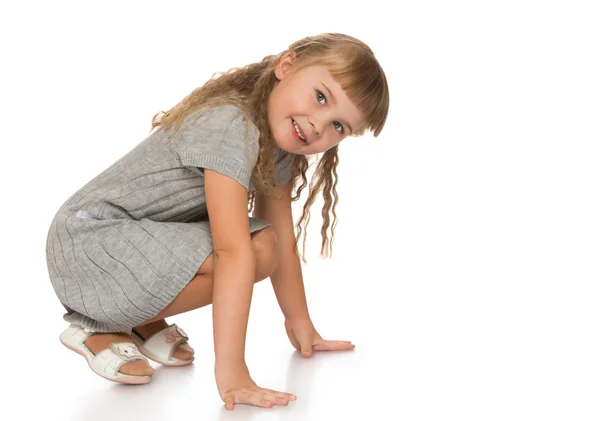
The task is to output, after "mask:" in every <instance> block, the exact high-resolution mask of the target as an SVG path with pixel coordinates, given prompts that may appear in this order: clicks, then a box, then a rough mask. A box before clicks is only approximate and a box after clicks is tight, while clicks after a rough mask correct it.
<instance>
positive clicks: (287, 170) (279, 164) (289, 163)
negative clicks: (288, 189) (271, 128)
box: [275, 148, 296, 186]
mask: <svg viewBox="0 0 600 421" xmlns="http://www.w3.org/2000/svg"><path fill="white" fill-rule="evenodd" d="M295 156H296V155H294V154H293V153H290V152H286V151H284V150H281V149H279V148H278V149H277V152H276V155H275V184H276V185H278V186H279V185H281V184H284V183H287V182H288V181H290V180H291V179H292V169H293V164H294V157H295Z"/></svg>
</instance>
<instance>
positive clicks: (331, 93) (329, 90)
mask: <svg viewBox="0 0 600 421" xmlns="http://www.w3.org/2000/svg"><path fill="white" fill-rule="evenodd" d="M321 85H323V86H324V87H325V89H327V93H329V96H330V97H331V99H332V100H333V103H334V104H337V101H336V100H335V96H334V95H333V92H331V89H329V88H328V87H327V85H325V84H324V83H323V81H321ZM344 123H345V124H346V126H348V128H349V129H350V134H352V133H354V130H352V126H351V125H350V123H348V122H347V121H344Z"/></svg>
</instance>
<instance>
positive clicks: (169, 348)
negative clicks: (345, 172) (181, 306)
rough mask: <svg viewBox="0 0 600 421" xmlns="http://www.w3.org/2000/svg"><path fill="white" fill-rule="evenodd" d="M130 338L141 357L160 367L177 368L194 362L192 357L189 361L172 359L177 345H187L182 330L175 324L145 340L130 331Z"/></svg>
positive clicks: (186, 338)
mask: <svg viewBox="0 0 600 421" xmlns="http://www.w3.org/2000/svg"><path fill="white" fill-rule="evenodd" d="M131 337H132V338H133V340H134V342H135V343H136V345H137V346H138V349H139V350H140V352H141V353H142V354H143V355H145V356H146V357H147V358H149V359H151V360H152V361H156V362H157V363H161V364H162V365H166V366H169V367H179V366H183V365H188V364H191V363H192V361H194V357H192V359H191V360H181V359H178V358H173V351H175V349H176V348H177V347H178V346H179V345H181V344H184V343H187V341H188V339H189V337H188V336H187V334H186V333H185V332H184V331H183V329H182V328H180V327H179V326H177V325H176V324H172V325H170V326H169V327H166V328H164V329H163V330H159V331H158V332H156V333H154V334H152V335H150V337H148V339H145V340H144V339H143V338H142V337H141V336H140V335H139V334H138V333H137V332H136V331H135V330H132V331H131Z"/></svg>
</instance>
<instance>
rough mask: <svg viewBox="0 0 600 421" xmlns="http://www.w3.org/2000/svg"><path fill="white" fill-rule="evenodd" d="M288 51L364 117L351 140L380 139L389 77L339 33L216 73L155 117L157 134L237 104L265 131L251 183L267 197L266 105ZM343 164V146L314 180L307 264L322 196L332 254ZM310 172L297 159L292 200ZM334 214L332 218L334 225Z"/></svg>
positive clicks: (304, 221) (302, 224)
mask: <svg viewBox="0 0 600 421" xmlns="http://www.w3.org/2000/svg"><path fill="white" fill-rule="evenodd" d="M286 53H290V54H292V55H293V56H294V58H295V61H294V67H295V68H297V69H301V68H303V67H307V66H313V65H319V66H326V67H327V69H328V70H329V72H330V73H331V75H332V76H333V78H334V79H335V80H336V82H338V83H339V84H340V86H341V87H342V89H343V90H344V92H345V93H346V95H347V96H348V98H349V99H350V100H351V101H352V103H353V104H355V105H356V107H357V108H358V109H359V110H360V111H361V113H362V114H363V115H364V116H365V119H366V125H365V127H362V128H361V129H360V130H358V131H355V132H354V133H353V134H352V136H361V135H363V134H364V132H365V131H367V130H368V131H371V132H373V135H374V136H375V137H377V136H378V135H379V134H380V133H381V130H382V129H383V127H384V125H385V121H386V119H387V114H388V108H389V90H388V85H387V79H386V76H385V73H384V72H383V69H382V68H381V66H380V65H379V62H378V61H377V59H376V58H375V55H374V53H373V51H372V50H371V49H370V48H369V47H368V46H367V45H366V44H364V43H363V42H362V41H360V40H358V39H356V38H354V37H351V36H349V35H345V34H336V33H327V34H320V35H316V36H311V37H306V38H303V39H301V40H299V41H296V42H294V43H293V44H291V45H290V46H289V47H288V49H287V50H285V51H283V52H281V53H280V54H278V55H268V56H266V57H264V58H263V59H262V61H260V62H257V63H253V64H250V65H247V66H245V67H241V68H233V69H231V70H229V71H228V72H224V73H218V74H216V75H215V77H213V78H211V79H210V80H209V81H208V82H206V83H205V84H204V85H203V86H201V87H199V88H196V89H194V90H193V91H192V93H190V94H189V95H187V96H186V97H185V98H184V99H183V100H182V101H181V102H180V103H178V104H177V105H175V106H174V107H173V108H171V109H170V110H168V111H166V112H164V111H161V112H159V113H157V114H156V115H155V116H154V117H153V118H152V130H153V129H155V128H162V129H166V128H175V129H177V128H179V126H180V125H181V123H182V122H183V120H184V119H185V118H186V117H187V116H189V115H190V114H191V113H193V112H195V111H198V110H200V109H203V108H208V107H213V106H217V105H226V104H233V105H236V106H238V107H239V108H240V109H242V110H243V111H244V112H245V113H246V116H247V117H248V118H249V119H250V120H252V122H253V123H254V125H255V126H256V128H257V129H258V130H259V132H260V138H259V154H258V159H257V162H256V165H255V167H254V169H253V172H252V184H253V185H254V187H255V189H256V191H258V192H259V193H264V194H268V193H269V189H270V188H271V187H273V186H274V185H275V180H274V167H275V154H274V151H275V143H274V142H273V139H272V133H271V129H270V127H269V122H268V118H267V105H268V98H269V95H270V93H271V91H272V90H273V87H274V86H275V85H276V84H277V82H278V79H277V78H276V76H275V67H276V65H277V63H278V62H279V60H280V59H281V57H282V56H283V55H284V54H286ZM338 162H339V158H338V146H335V147H333V148H331V149H329V150H328V151H326V152H325V153H323V156H322V157H321V159H320V160H319V162H318V164H317V166H316V169H315V171H314V174H313V177H312V179H311V182H310V186H309V192H308V198H307V200H306V203H305V204H304V208H303V212H302V216H301V218H300V220H299V221H298V222H297V224H296V230H297V233H296V251H298V249H297V244H298V241H299V239H300V237H301V236H302V233H303V232H304V242H303V248H302V256H303V260H304V261H305V262H306V260H305V258H304V255H305V252H306V228H307V226H308V223H309V221H310V208H311V206H312V205H313V203H314V202H315V200H316V198H317V194H318V193H319V192H322V196H323V200H324V204H323V208H322V211H321V215H322V217H323V224H322V227H321V237H322V243H321V254H320V257H321V258H323V257H327V256H331V255H332V253H333V239H334V230H335V226H336V224H337V215H336V212H335V209H336V206H337V202H338V195H337V191H336V186H337V179H338V177H337V166H338ZM308 168H309V162H308V158H307V157H306V156H304V155H296V156H295V158H294V163H293V169H292V180H291V184H292V192H294V190H295V192H294V193H293V195H292V200H293V201H297V200H298V199H299V198H300V196H301V193H302V191H303V190H304V188H306V186H307V185H308V184H309V183H308V179H307V176H306V173H307V170H308ZM253 205H254V193H251V194H250V195H249V211H250V210H251V209H252V208H253ZM330 214H331V215H332V216H333V222H332V221H331V216H330ZM329 231H330V232H331V236H329Z"/></svg>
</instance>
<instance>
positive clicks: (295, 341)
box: [285, 329, 300, 351]
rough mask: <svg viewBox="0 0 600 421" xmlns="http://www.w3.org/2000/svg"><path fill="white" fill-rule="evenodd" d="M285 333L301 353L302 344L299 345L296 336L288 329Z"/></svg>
mask: <svg viewBox="0 0 600 421" xmlns="http://www.w3.org/2000/svg"><path fill="white" fill-rule="evenodd" d="M285 333H287V336H288V339H289V340H290V342H291V344H292V346H293V347H294V348H296V349H297V350H298V351H300V344H299V343H298V341H297V340H296V338H295V337H294V335H293V334H292V332H291V330H289V329H286V330H285Z"/></svg>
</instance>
